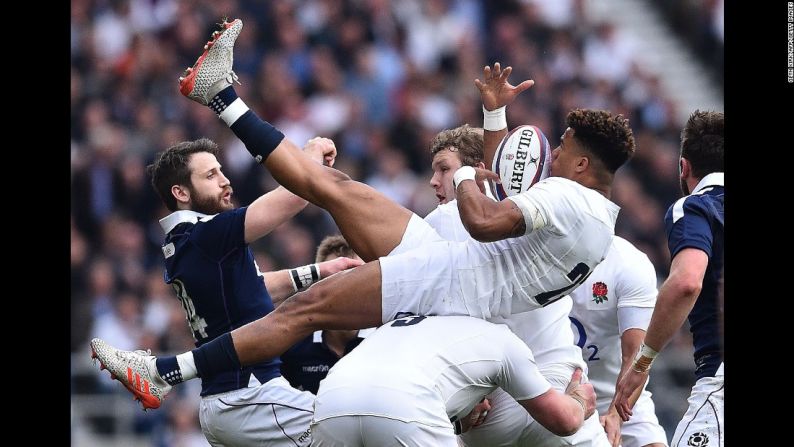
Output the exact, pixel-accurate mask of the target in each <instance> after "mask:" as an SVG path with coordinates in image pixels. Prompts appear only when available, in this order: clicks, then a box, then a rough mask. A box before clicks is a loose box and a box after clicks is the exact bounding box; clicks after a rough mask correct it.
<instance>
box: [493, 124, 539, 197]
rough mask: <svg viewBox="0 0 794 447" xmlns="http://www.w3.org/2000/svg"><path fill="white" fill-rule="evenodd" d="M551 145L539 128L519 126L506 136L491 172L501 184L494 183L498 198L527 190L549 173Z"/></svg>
mask: <svg viewBox="0 0 794 447" xmlns="http://www.w3.org/2000/svg"><path fill="white" fill-rule="evenodd" d="M550 168H551V148H550V147H549V140H548V139H546V135H543V131H541V130H540V128H539V127H537V126H533V125H523V126H518V127H516V128H515V129H513V130H511V131H510V132H509V133H508V134H507V135H505V137H504V139H502V142H501V143H499V147H498V148H497V149H496V154H495V155H494V159H493V166H492V167H491V169H492V170H493V172H496V173H497V174H499V178H500V179H501V180H502V183H497V184H496V185H495V188H494V191H495V193H496V194H495V195H496V198H497V199H498V200H504V199H505V198H506V197H510V196H513V195H516V194H519V193H522V192H524V191H526V190H527V189H529V187H530V186H532V185H534V184H535V183H537V182H539V181H541V180H543V179H544V178H546V177H548V176H549V169H550Z"/></svg>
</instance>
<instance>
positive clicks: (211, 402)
mask: <svg viewBox="0 0 794 447" xmlns="http://www.w3.org/2000/svg"><path fill="white" fill-rule="evenodd" d="M313 402H314V395H312V394H311V393H309V392H306V391H298V390H296V389H294V388H292V387H290V386H289V383H288V382H287V381H286V380H285V379H284V378H282V377H278V378H276V379H273V380H271V381H269V382H267V383H266V384H263V385H260V386H258V387H253V388H242V389H239V390H236V391H231V392H228V393H223V394H219V395H215V396H209V397H205V398H203V399H202V400H201V404H200V408H199V420H200V423H201V428H202V431H203V432H204V435H205V437H206V438H207V441H209V442H210V444H212V445H219V446H220V445H235V446H272V447H276V446H287V445H289V446H295V445H297V446H300V447H304V446H308V445H310V444H311V432H310V431H309V426H310V424H311V419H312V406H313Z"/></svg>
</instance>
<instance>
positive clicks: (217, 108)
mask: <svg viewBox="0 0 794 447" xmlns="http://www.w3.org/2000/svg"><path fill="white" fill-rule="evenodd" d="M237 98H238V96H237V92H236V91H234V87H232V86H231V85H230V86H228V87H226V88H225V89H223V90H221V91H220V92H218V94H217V95H215V96H214V97H213V98H212V101H210V103H209V104H208V106H209V108H211V109H212V111H213V112H215V113H216V114H217V115H218V116H221V112H223V111H224V110H226V108H227V107H229V105H231V103H233V102H234V100H235V99H237Z"/></svg>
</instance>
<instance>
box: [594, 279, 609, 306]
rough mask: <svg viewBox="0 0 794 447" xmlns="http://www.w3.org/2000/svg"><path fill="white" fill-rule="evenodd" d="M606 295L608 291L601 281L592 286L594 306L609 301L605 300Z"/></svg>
mask: <svg viewBox="0 0 794 447" xmlns="http://www.w3.org/2000/svg"><path fill="white" fill-rule="evenodd" d="M607 293H609V290H608V289H607V285H606V284H604V283H602V282H601V281H599V282H597V283H595V284H593V301H595V302H596V304H601V303H603V302H604V301H609V298H607Z"/></svg>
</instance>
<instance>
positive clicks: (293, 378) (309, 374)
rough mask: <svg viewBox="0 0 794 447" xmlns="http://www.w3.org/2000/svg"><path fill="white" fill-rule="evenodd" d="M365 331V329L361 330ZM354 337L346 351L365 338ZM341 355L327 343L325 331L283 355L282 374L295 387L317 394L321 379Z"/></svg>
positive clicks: (309, 337) (313, 335)
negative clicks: (324, 337) (324, 335)
mask: <svg viewBox="0 0 794 447" xmlns="http://www.w3.org/2000/svg"><path fill="white" fill-rule="evenodd" d="M361 332H364V331H361ZM361 332H360V333H359V336H358V337H354V338H353V339H351V340H350V341H349V342H347V344H346V345H345V352H344V354H347V353H348V352H350V351H352V350H353V348H355V347H356V346H358V345H359V343H361V342H362V341H364V338H363V337H361V335H363V334H362V333H361ZM339 359H340V357H339V356H338V355H336V353H335V352H334V351H333V350H331V348H329V347H328V345H326V344H325V341H324V340H323V331H316V332H315V333H313V334H312V335H309V336H308V337H306V338H304V339H303V340H301V341H299V342H298V343H295V344H294V345H293V346H292V347H291V348H289V350H288V351H287V352H285V353H284V354H282V355H281V374H282V375H284V378H285V379H287V380H288V381H289V383H290V385H292V386H293V387H295V388H297V389H299V390H304V391H311V392H312V393H313V394H317V390H318V389H319V388H320V381H321V380H323V379H325V376H327V375H328V370H329V369H331V367H332V366H334V365H335V364H336V362H338V361H339Z"/></svg>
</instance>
